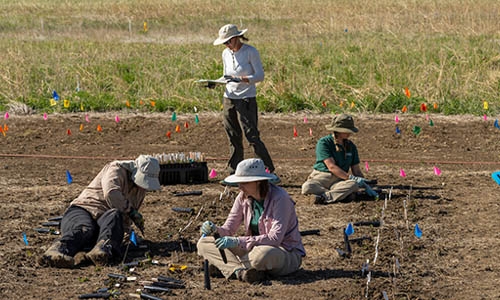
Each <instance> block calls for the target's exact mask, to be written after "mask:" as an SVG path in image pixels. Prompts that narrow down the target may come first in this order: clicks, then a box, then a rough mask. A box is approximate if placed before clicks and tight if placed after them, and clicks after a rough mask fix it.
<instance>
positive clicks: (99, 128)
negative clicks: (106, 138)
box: [97, 124, 102, 132]
mask: <svg viewBox="0 0 500 300" xmlns="http://www.w3.org/2000/svg"><path fill="white" fill-rule="evenodd" d="M97 131H99V132H101V131H102V127H101V125H100V124H98V125H97Z"/></svg>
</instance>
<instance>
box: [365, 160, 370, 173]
mask: <svg viewBox="0 0 500 300" xmlns="http://www.w3.org/2000/svg"><path fill="white" fill-rule="evenodd" d="M365 170H366V172H368V171H370V166H369V165H368V162H367V161H365Z"/></svg>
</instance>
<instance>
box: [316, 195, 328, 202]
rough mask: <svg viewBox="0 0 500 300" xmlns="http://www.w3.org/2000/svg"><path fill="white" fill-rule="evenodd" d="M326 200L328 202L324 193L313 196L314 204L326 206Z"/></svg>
mask: <svg viewBox="0 0 500 300" xmlns="http://www.w3.org/2000/svg"><path fill="white" fill-rule="evenodd" d="M326 200H328V198H327V196H326V194H325V193H323V194H320V195H314V204H327V203H326Z"/></svg>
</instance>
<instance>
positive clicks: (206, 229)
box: [201, 221, 217, 236]
mask: <svg viewBox="0 0 500 300" xmlns="http://www.w3.org/2000/svg"><path fill="white" fill-rule="evenodd" d="M216 232H217V226H215V224H214V223H213V222H212V221H205V222H204V223H203V225H201V234H202V235H204V236H209V235H213V234H214V233H216Z"/></svg>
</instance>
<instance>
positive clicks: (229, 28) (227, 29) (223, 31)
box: [214, 24, 248, 45]
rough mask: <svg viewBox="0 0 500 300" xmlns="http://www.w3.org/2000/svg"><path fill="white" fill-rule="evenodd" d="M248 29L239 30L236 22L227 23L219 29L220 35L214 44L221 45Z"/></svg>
mask: <svg viewBox="0 0 500 300" xmlns="http://www.w3.org/2000/svg"><path fill="white" fill-rule="evenodd" d="M247 30H248V29H243V30H238V27H236V25H234V24H227V25H224V26H222V27H221V28H220V29H219V37H218V38H217V39H216V40H215V41H214V45H221V44H224V43H225V42H227V41H229V40H230V39H231V38H233V37H235V36H242V35H244V34H245V32H247Z"/></svg>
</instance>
